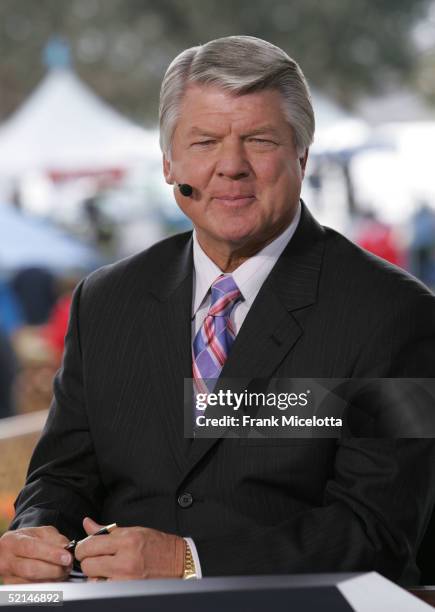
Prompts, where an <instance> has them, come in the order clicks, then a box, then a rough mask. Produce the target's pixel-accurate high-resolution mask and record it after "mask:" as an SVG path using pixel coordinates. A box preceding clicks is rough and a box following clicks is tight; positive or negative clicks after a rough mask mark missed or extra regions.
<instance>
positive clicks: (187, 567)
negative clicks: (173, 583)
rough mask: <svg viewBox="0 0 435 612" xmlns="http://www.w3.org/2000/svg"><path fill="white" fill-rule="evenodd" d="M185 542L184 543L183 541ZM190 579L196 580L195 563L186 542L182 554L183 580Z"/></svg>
mask: <svg viewBox="0 0 435 612" xmlns="http://www.w3.org/2000/svg"><path fill="white" fill-rule="evenodd" d="M185 542H186V541H185ZM190 578H197V575H196V567H195V561H194V560H193V556H192V551H191V550H190V546H189V544H188V542H186V548H185V552H184V572H183V580H189V579H190Z"/></svg>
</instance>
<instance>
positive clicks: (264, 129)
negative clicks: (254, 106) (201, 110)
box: [188, 125, 278, 138]
mask: <svg viewBox="0 0 435 612" xmlns="http://www.w3.org/2000/svg"><path fill="white" fill-rule="evenodd" d="M266 133H268V134H274V135H278V132H277V130H276V128H275V127H274V126H272V125H262V126H260V127H258V128H255V129H253V130H249V132H246V133H245V134H242V138H246V137H248V136H257V135H258V134H266ZM188 135H189V136H213V137H214V138H219V137H220V136H219V134H217V133H216V132H213V130H208V129H206V128H200V127H193V128H191V129H190V130H189V131H188Z"/></svg>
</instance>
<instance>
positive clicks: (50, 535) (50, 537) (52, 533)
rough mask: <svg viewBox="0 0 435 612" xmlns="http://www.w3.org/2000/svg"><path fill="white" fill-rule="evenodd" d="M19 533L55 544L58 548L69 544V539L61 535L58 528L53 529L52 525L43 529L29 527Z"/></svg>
mask: <svg viewBox="0 0 435 612" xmlns="http://www.w3.org/2000/svg"><path fill="white" fill-rule="evenodd" d="M19 531H20V533H25V534H26V535H31V536H32V537H34V538H39V539H40V540H46V541H47V542H52V543H53V544H57V545H58V546H65V545H66V544H68V542H69V539H68V538H67V537H66V536H64V535H62V534H61V533H59V531H58V530H57V529H56V527H53V526H52V525H44V526H43V527H28V528H24V529H20V530H19Z"/></svg>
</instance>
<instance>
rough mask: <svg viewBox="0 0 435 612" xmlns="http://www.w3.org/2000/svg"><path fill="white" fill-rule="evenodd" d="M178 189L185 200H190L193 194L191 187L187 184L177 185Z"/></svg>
mask: <svg viewBox="0 0 435 612" xmlns="http://www.w3.org/2000/svg"><path fill="white" fill-rule="evenodd" d="M178 188H179V189H180V193H181V195H184V196H185V197H186V198H190V196H191V195H192V193H193V187H192V185H189V184H188V183H178Z"/></svg>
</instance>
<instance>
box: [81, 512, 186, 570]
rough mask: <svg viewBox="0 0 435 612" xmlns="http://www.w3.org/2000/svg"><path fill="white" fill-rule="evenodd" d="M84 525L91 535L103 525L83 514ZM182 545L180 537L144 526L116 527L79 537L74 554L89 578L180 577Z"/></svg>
mask: <svg viewBox="0 0 435 612" xmlns="http://www.w3.org/2000/svg"><path fill="white" fill-rule="evenodd" d="M83 527H84V529H85V531H86V533H87V534H89V535H91V534H93V533H95V532H96V531H98V529H101V527H104V525H99V524H98V523H96V522H95V521H93V520H92V519H90V518H88V517H86V518H85V519H84V520H83ZM185 547H186V544H185V541H184V540H183V538H180V537H179V536H175V535H171V534H169V533H163V532H162V531H156V530H155V529H148V528H146V527H117V528H116V529H114V530H113V531H112V532H111V533H109V534H107V535H99V536H95V537H94V538H92V537H87V538H85V539H84V540H81V541H80V542H79V543H78V544H77V546H76V549H75V557H76V559H77V560H78V561H80V564H81V567H82V571H83V573H84V574H86V576H88V577H89V578H91V579H92V578H108V579H111V580H139V579H144V578H181V577H182V575H183V572H184V553H185Z"/></svg>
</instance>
